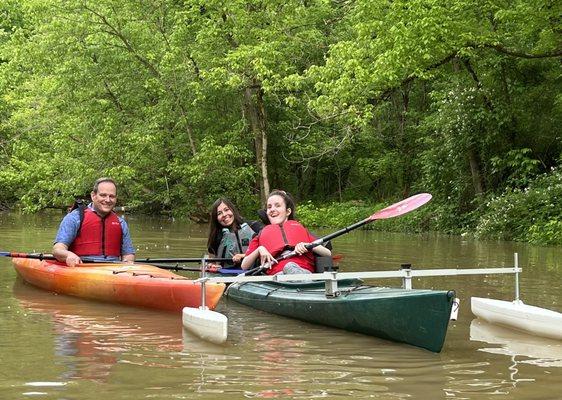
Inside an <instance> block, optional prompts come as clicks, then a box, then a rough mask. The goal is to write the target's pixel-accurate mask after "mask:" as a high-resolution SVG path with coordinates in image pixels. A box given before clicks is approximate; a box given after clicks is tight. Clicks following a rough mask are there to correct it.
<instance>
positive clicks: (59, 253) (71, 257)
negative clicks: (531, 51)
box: [53, 210, 82, 267]
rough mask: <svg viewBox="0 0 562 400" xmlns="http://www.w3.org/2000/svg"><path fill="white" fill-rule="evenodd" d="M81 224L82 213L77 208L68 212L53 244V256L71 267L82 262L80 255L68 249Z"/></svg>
mask: <svg viewBox="0 0 562 400" xmlns="http://www.w3.org/2000/svg"><path fill="white" fill-rule="evenodd" d="M79 226H80V214H79V212H78V211H77V210H75V211H72V212H71V213H69V214H66V215H65V216H64V218H63V219H62V221H61V223H60V226H59V230H58V231H57V236H56V238H55V242H54V245H53V256H55V258H56V259H57V260H58V261H60V262H64V263H66V265H68V266H69V267H74V266H76V265H77V264H80V263H82V260H81V259H80V257H79V256H77V255H76V254H75V253H73V252H72V251H70V250H68V249H69V247H70V245H71V244H72V242H74V239H75V238H76V235H77V234H78V228H79Z"/></svg>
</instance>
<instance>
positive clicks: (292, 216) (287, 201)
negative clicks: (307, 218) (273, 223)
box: [267, 189, 297, 219]
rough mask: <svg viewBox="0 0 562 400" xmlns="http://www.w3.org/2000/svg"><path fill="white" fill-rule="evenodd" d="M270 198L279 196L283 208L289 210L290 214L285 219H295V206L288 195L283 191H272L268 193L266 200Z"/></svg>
mask: <svg viewBox="0 0 562 400" xmlns="http://www.w3.org/2000/svg"><path fill="white" fill-rule="evenodd" d="M271 196H280V197H281V198H282V199H283V201H284V202H285V206H286V207H287V208H290V209H291V213H290V214H289V217H288V218H287V219H297V206H296V204H295V201H294V200H293V197H292V196H291V195H290V194H289V193H287V192H285V191H284V190H279V189H274V190H273V191H272V192H271V193H269V195H268V196H267V198H268V199H269V198H270V197H271Z"/></svg>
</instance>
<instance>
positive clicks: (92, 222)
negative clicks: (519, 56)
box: [53, 178, 135, 267]
mask: <svg viewBox="0 0 562 400" xmlns="http://www.w3.org/2000/svg"><path fill="white" fill-rule="evenodd" d="M90 197H91V199H92V202H91V203H90V204H88V206H87V207H85V208H84V207H79V208H76V209H74V210H73V211H71V212H70V213H68V214H67V215H66V216H65V217H64V218H63V220H62V222H61V224H60V226H59V230H58V232H57V236H56V238H55V242H54V246H53V255H54V256H55V257H56V259H57V260H58V261H60V262H64V263H66V265H68V266H69V267H74V266H76V265H77V264H80V263H82V260H81V258H80V257H88V258H92V259H95V260H100V261H118V260H122V261H125V262H134V261H135V249H134V247H133V243H132V240H131V236H130V234H129V227H128V226H127V222H125V220H124V219H123V218H122V217H119V216H118V215H117V214H116V213H115V212H114V211H113V210H114V208H115V205H116V203H117V184H116V183H115V181H114V180H113V179H111V178H100V179H98V180H96V182H95V183H94V187H93V189H92V192H91V193H90Z"/></svg>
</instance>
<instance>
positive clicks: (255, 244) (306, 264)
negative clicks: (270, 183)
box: [242, 190, 332, 275]
mask: <svg viewBox="0 0 562 400" xmlns="http://www.w3.org/2000/svg"><path fill="white" fill-rule="evenodd" d="M266 212H267V217H268V219H269V225H267V226H266V227H265V228H263V230H262V231H261V232H260V233H259V235H257V236H256V237H254V238H253V239H252V241H251V242H250V245H249V247H248V250H246V257H245V258H244V259H243V261H242V269H248V268H251V267H252V265H253V264H254V262H256V261H259V262H260V263H261V265H265V266H266V273H267V274H268V275H274V274H278V273H283V274H303V273H304V274H306V273H311V272H314V270H315V256H324V257H329V256H331V255H332V252H331V251H330V250H329V249H328V248H326V247H325V246H322V245H320V246H316V247H313V248H312V250H309V249H308V247H309V246H310V244H311V242H313V241H315V240H316V237H315V236H314V235H312V234H311V233H310V232H309V231H308V230H307V229H306V228H305V227H304V226H302V225H301V224H300V223H299V222H297V221H296V220H295V212H296V206H295V202H294V201H293V199H292V197H291V196H290V195H289V194H288V193H286V192H285V191H283V190H274V191H273V192H271V193H270V194H269V196H268V198H267V209H266ZM293 250H294V251H295V252H296V255H294V256H292V257H291V258H288V259H285V260H282V261H279V262H277V260H276V258H277V257H280V256H282V255H284V254H285V253H286V252H292V251H293Z"/></svg>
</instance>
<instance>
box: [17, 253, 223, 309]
mask: <svg viewBox="0 0 562 400" xmlns="http://www.w3.org/2000/svg"><path fill="white" fill-rule="evenodd" d="M12 262H13V263H14V267H15V268H16V271H17V272H18V274H19V275H20V276H21V277H22V278H23V279H24V280H25V281H26V282H28V283H30V284H32V285H34V286H37V287H40V288H42V289H46V290H49V291H52V292H56V293H60V294H66V295H70V296H76V297H81V298H85V299H95V300H101V301H106V302H111V303H120V304H127V305H131V306H140V307H150V308H157V309H161V310H171V311H181V310H182V309H183V307H199V306H200V305H201V284H199V283H195V282H194V281H193V280H191V279H187V278H186V277H183V276H181V275H178V274H174V273H173V272H170V271H166V270H163V269H160V268H158V267H155V266H152V265H146V264H131V265H129V264H114V263H107V264H106V263H91V264H86V263H85V264H81V265H80V266H79V267H67V266H66V265H65V264H62V263H59V262H56V261H46V260H42V261H41V260H36V259H30V258H12ZM205 288H206V291H205V305H206V306H207V307H209V308H210V309H211V310H213V309H214V308H215V307H216V305H217V303H218V302H219V300H220V298H221V296H222V293H223V292H224V289H225V285H224V283H207V284H206V285H205Z"/></svg>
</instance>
